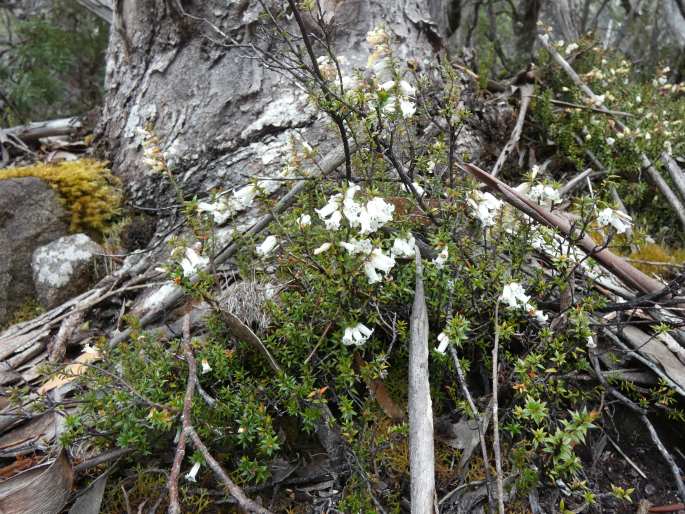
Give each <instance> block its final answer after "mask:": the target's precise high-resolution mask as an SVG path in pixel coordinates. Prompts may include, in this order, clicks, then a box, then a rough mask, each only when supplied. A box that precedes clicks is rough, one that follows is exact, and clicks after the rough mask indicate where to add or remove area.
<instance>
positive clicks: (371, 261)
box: [364, 248, 395, 284]
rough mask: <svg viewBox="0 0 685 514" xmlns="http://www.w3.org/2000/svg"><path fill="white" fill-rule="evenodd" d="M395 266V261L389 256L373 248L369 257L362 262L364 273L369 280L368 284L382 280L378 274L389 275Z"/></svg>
mask: <svg viewBox="0 0 685 514" xmlns="http://www.w3.org/2000/svg"><path fill="white" fill-rule="evenodd" d="M394 265H395V259H394V258H393V257H391V256H388V255H385V254H384V253H383V250H381V249H380V248H374V249H373V251H372V252H371V254H370V255H369V257H368V258H367V259H366V261H364V273H366V277H367V279H368V280H369V284H375V283H376V282H380V281H381V280H383V277H382V276H381V275H380V274H379V273H378V272H379V271H381V272H383V273H386V274H387V273H389V272H390V270H391V269H392V267H393V266H394Z"/></svg>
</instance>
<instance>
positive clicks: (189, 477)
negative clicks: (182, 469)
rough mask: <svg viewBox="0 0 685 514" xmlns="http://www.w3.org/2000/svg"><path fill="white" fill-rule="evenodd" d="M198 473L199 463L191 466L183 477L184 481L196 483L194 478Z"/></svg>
mask: <svg viewBox="0 0 685 514" xmlns="http://www.w3.org/2000/svg"><path fill="white" fill-rule="evenodd" d="M198 471H200V463H199V462H196V463H195V464H193V467H192V468H190V471H189V472H188V473H186V476H185V478H186V480H187V481H188V482H197V478H196V477H197V472H198Z"/></svg>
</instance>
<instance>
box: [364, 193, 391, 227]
mask: <svg viewBox="0 0 685 514" xmlns="http://www.w3.org/2000/svg"><path fill="white" fill-rule="evenodd" d="M393 212H395V206H394V205H393V204H391V203H387V202H386V201H385V200H383V199H382V198H380V197H375V198H372V199H371V200H369V201H368V202H367V203H366V206H365V207H364V209H363V210H362V212H361V214H360V215H359V223H360V225H361V229H360V232H361V233H362V234H371V233H373V232H375V231H376V230H378V229H379V228H381V227H382V226H383V225H385V224H386V223H387V222H389V221H392V214H393Z"/></svg>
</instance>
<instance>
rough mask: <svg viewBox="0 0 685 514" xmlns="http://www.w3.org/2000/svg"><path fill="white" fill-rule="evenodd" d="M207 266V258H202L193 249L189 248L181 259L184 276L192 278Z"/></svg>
mask: <svg viewBox="0 0 685 514" xmlns="http://www.w3.org/2000/svg"><path fill="white" fill-rule="evenodd" d="M207 264H209V259H208V258H207V257H202V256H201V255H200V254H199V253H197V252H196V251H195V250H194V249H193V248H188V249H187V250H186V253H185V255H184V257H183V259H181V268H182V269H183V276H184V277H190V276H191V275H193V274H194V273H195V272H196V271H199V270H201V269H202V268H204V267H205V266H207Z"/></svg>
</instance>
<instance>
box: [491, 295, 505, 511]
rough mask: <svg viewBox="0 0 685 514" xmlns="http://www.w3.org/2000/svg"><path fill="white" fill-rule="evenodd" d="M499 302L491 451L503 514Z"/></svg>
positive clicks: (499, 503)
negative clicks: (498, 394)
mask: <svg viewBox="0 0 685 514" xmlns="http://www.w3.org/2000/svg"><path fill="white" fill-rule="evenodd" d="M498 357H499V301H497V303H495V344H494V345H493V348H492V432H493V442H492V449H493V451H494V452H495V469H496V470H497V507H498V510H499V514H504V482H503V480H502V452H501V449H500V444H499V414H498V412H497V411H498V409H499V404H498V401H497V386H498V382H499V373H498V372H499V369H498V368H499V365H498V363H497V359H498Z"/></svg>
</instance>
